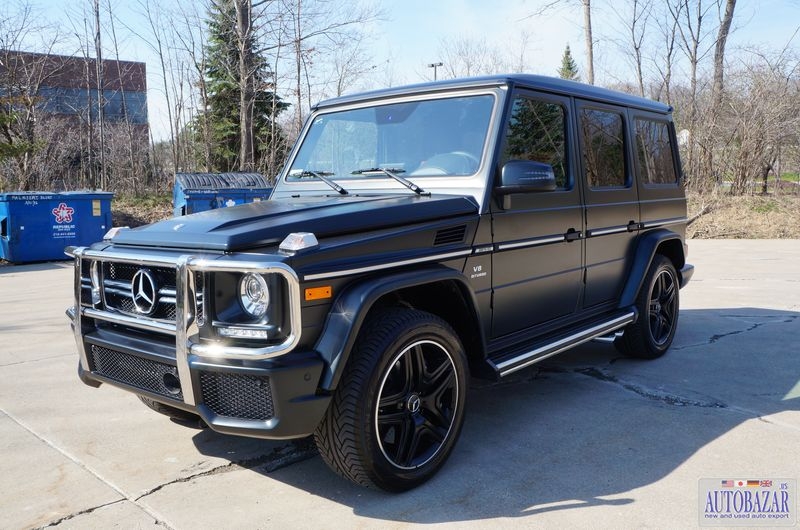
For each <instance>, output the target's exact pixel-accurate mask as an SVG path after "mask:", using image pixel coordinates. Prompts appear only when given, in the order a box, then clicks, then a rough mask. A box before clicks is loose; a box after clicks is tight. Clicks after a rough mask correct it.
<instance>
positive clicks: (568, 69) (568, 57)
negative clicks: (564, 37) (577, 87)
mask: <svg viewBox="0 0 800 530" xmlns="http://www.w3.org/2000/svg"><path fill="white" fill-rule="evenodd" d="M558 76H559V77H560V78H562V79H569V80H571V81H579V80H580V74H579V72H578V65H577V64H575V59H573V58H572V52H571V51H570V50H569V44H567V48H566V49H565V50H564V55H563V56H562V57H561V68H559V69H558Z"/></svg>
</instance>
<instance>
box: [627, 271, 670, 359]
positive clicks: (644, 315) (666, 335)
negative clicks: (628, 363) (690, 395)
mask: <svg viewBox="0 0 800 530" xmlns="http://www.w3.org/2000/svg"><path fill="white" fill-rule="evenodd" d="M679 292H680V283H679V281H678V273H677V272H675V266H674V265H673V264H672V261H670V260H669V259H667V258H666V257H665V256H662V255H657V256H656V257H655V258H654V259H653V263H652V264H651V265H650V270H649V271H648V272H647V277H646V278H645V281H644V284H643V285H642V289H641V291H640V292H639V296H638V297H637V298H636V308H637V309H638V310H639V318H638V319H637V320H636V322H634V323H633V324H629V325H628V326H627V327H626V328H625V332H624V334H623V335H622V337H620V338H619V339H617V341H616V342H615V345H616V346H617V349H619V350H620V351H621V352H622V353H623V354H625V355H627V356H629V357H637V358H640V359H655V358H657V357H661V356H662V355H664V353H666V351H667V350H668V349H669V347H670V345H671V344H672V339H674V338H675V330H676V329H677V328H678V310H679V305H680V304H679Z"/></svg>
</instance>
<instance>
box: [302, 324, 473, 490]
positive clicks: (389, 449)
mask: <svg viewBox="0 0 800 530" xmlns="http://www.w3.org/2000/svg"><path fill="white" fill-rule="evenodd" d="M466 387H467V375H466V359H465V355H464V349H463V347H462V345H461V341H460V340H459V339H458V336H457V335H456V334H455V332H454V331H453V330H452V328H451V327H450V326H449V325H448V324H447V323H446V322H445V321H443V320H442V319H440V318H438V317H436V316H434V315H431V314H429V313H425V312H422V311H417V310H411V309H390V310H387V311H384V312H382V313H380V314H378V315H376V316H375V317H374V318H372V319H371V320H370V321H369V322H368V323H367V324H366V325H365V326H364V328H363V329H362V331H361V333H360V334H359V338H358V340H357V342H356V346H355V348H354V350H353V352H352V354H351V358H350V361H349V362H348V365H347V367H346V369H345V374H344V375H343V377H342V381H341V383H340V385H339V387H338V388H337V390H336V393H335V394H334V397H333V400H332V403H331V406H330V408H329V409H328V411H327V413H326V415H325V418H324V419H323V421H322V423H321V424H320V425H319V427H318V428H317V431H316V433H315V438H316V443H317V447H318V448H319V452H320V454H321V455H322V458H323V460H325V462H326V463H327V464H328V466H330V467H331V468H332V469H333V470H334V471H336V472H337V473H339V474H340V475H342V476H344V477H345V478H348V479H350V480H351V481H353V482H356V483H358V484H361V485H363V486H368V487H369V486H377V487H379V488H382V489H384V490H388V491H405V490H408V489H411V488H414V487H416V486H418V485H420V484H422V483H423V482H425V481H426V480H428V479H429V478H431V477H432V476H433V475H434V474H435V473H436V472H437V471H438V470H439V468H441V466H442V465H443V464H444V462H445V460H447V457H448V456H449V455H450V453H451V451H452V449H453V447H454V445H455V443H456V440H457V438H458V435H459V433H460V431H461V426H462V423H463V421H464V405H465V397H466Z"/></svg>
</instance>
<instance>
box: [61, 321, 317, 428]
mask: <svg viewBox="0 0 800 530" xmlns="http://www.w3.org/2000/svg"><path fill="white" fill-rule="evenodd" d="M70 313H72V312H70ZM73 325H74V322H73ZM82 347H83V348H84V349H85V351H86V354H87V363H86V366H84V363H83V362H81V363H79V364H78V374H79V377H80V378H81V380H82V381H83V382H84V383H85V384H87V385H90V386H99V384H102V383H107V384H110V385H113V386H116V387H119V388H122V389H124V390H128V391H130V392H133V393H136V394H139V395H142V396H146V397H148V398H150V399H154V400H156V401H159V402H161V403H164V404H166V405H169V406H172V407H175V408H179V409H182V410H186V411H189V412H193V413H195V414H197V415H198V416H200V417H201V418H202V419H203V421H204V422H205V423H207V424H208V425H209V426H210V427H211V428H212V429H213V430H215V431H218V432H221V433H225V434H236V435H242V436H251V437H257V438H268V439H285V438H298V437H303V436H308V435H309V434H312V433H313V432H314V429H315V428H316V426H317V425H318V424H319V422H320V421H321V419H322V416H323V415H324V413H325V410H326V409H327V408H328V404H329V402H330V396H329V395H325V394H321V395H320V394H318V393H317V383H318V382H319V379H320V375H321V373H322V369H323V362H322V360H321V359H320V358H319V356H318V355H317V354H316V353H315V352H299V351H298V352H292V353H289V354H286V355H284V356H282V357H281V359H280V361H276V360H264V361H251V362H248V361H228V362H221V361H212V360H208V359H201V358H199V357H196V356H193V355H190V356H189V359H188V370H189V377H191V382H192V384H191V385H185V384H184V382H185V380H184V379H181V377H180V376H179V373H178V369H177V366H176V363H175V358H174V353H173V351H174V350H172V348H170V347H169V345H167V344H165V343H163V342H160V341H155V340H152V339H149V338H145V337H131V336H127V335H125V334H121V333H118V332H115V331H113V330H105V329H95V330H94V331H91V332H89V333H87V334H86V335H85V336H84V338H83V342H82ZM171 350H172V351H171ZM187 390H188V391H189V392H191V393H192V395H191V396H189V395H186V394H185V393H184V392H185V391H187Z"/></svg>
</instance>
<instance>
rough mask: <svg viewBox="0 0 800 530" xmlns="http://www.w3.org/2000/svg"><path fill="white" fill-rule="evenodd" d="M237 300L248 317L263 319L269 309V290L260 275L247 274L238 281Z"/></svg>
mask: <svg viewBox="0 0 800 530" xmlns="http://www.w3.org/2000/svg"><path fill="white" fill-rule="evenodd" d="M239 299H240V300H241V302H242V307H243V308H244V310H245V311H247V313H248V314H249V315H250V316H253V317H255V318H263V317H264V315H266V314H267V308H268V307H269V289H268V288H267V282H266V281H265V280H264V277H263V276H261V275H260V274H255V273H252V272H249V273H247V274H245V275H244V276H242V279H241V280H240V281H239Z"/></svg>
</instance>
